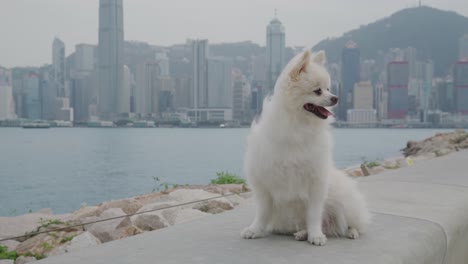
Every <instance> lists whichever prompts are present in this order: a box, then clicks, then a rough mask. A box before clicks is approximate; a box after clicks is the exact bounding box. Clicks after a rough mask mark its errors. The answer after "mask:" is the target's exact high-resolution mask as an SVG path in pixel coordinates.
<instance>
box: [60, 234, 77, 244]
mask: <svg viewBox="0 0 468 264" xmlns="http://www.w3.org/2000/svg"><path fill="white" fill-rule="evenodd" d="M74 237H75V236H66V237H64V238H62V240H61V241H60V243H66V242H68V241H71V240H72V239H73V238H74Z"/></svg>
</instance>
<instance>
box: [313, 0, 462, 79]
mask: <svg viewBox="0 0 468 264" xmlns="http://www.w3.org/2000/svg"><path fill="white" fill-rule="evenodd" d="M465 33H468V18H467V17H464V16H461V15H459V14H457V13H455V12H449V11H442V10H439V9H435V8H431V7H426V6H422V7H415V8H408V9H404V10H401V11H398V12H396V13H394V14H393V15H391V16H390V17H387V18H384V19H381V20H378V21H376V22H374V23H371V24H369V25H366V26H361V27H360V28H359V29H355V30H351V31H349V32H347V33H345V34H343V36H341V37H338V38H330V39H325V40H322V41H321V42H319V43H318V44H317V45H316V46H314V47H313V50H321V49H323V50H325V51H326V52H327V57H328V60H329V61H331V62H338V61H339V60H340V56H341V51H342V49H343V47H344V45H345V43H346V42H347V41H348V40H351V39H352V40H353V41H355V42H356V43H357V45H358V47H359V49H360V51H361V57H362V58H363V59H369V58H377V53H378V51H379V50H381V51H384V52H386V51H388V50H389V49H390V48H407V47H409V46H411V47H414V48H416V49H417V50H418V57H419V58H420V59H426V58H431V59H432V60H433V61H434V63H435V74H436V75H437V76H443V75H445V74H447V71H448V69H449V68H450V67H451V65H452V64H453V63H454V62H455V61H456V60H457V58H458V42H459V39H460V37H461V36H462V35H463V34H465Z"/></svg>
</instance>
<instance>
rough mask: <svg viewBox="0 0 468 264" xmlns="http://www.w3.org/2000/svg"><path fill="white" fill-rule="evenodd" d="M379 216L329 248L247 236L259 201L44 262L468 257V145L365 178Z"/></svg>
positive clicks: (333, 241) (285, 238)
mask: <svg viewBox="0 0 468 264" xmlns="http://www.w3.org/2000/svg"><path fill="white" fill-rule="evenodd" d="M360 182H361V183H360V184H361V189H362V190H363V192H364V193H365V195H366V196H367V198H368V200H369V203H370V207H371V210H372V212H373V213H374V218H373V222H372V224H371V226H370V227H369V229H368V230H367V232H366V233H365V234H364V235H363V236H362V237H361V238H359V239H358V240H355V241H353V240H349V239H329V241H328V244H327V245H326V246H325V247H314V246H311V245H309V244H308V243H306V242H297V241H294V240H293V238H292V237H289V236H270V237H268V238H265V239H257V240H243V239H241V238H240V237H239V232H240V230H241V229H242V228H243V227H245V226H247V225H248V224H249V223H250V222H251V220H252V218H253V215H254V208H253V204H246V205H244V206H241V207H240V208H238V209H236V210H233V211H231V212H227V213H223V214H220V215H215V216H211V217H208V218H204V219H200V220H197V221H193V222H190V223H185V224H180V225H176V226H173V227H169V228H166V229H162V230H158V231H154V232H149V233H144V234H142V235H138V236H134V237H130V238H127V239H123V240H119V241H113V242H110V243H106V244H103V245H100V246H97V247H94V248H89V249H83V250H80V251H76V252H72V253H68V254H65V255H61V256H57V257H51V258H48V259H45V260H42V261H40V262H38V263H42V264H44V263H51V264H55V263H57V264H58V263H71V264H74V263H76V264H78V263H113V264H120V263H184V262H185V263H256V264H260V263H314V264H320V263H334V264H336V263H359V264H362V263H412V264H413V263H426V264H427V263H468V251H467V250H466V245H467V244H468V151H464V152H458V153H455V154H451V155H449V156H444V157H440V158H437V159H433V160H429V161H425V162H420V163H417V164H415V165H414V166H411V167H408V168H402V169H398V170H395V171H389V172H386V173H383V174H380V175H375V176H371V177H368V178H365V179H362V180H361V181H360Z"/></svg>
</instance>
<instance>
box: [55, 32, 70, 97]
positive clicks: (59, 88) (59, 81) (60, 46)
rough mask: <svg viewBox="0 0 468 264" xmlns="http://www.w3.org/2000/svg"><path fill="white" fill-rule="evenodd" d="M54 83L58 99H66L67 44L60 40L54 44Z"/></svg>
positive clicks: (56, 40)
mask: <svg viewBox="0 0 468 264" xmlns="http://www.w3.org/2000/svg"><path fill="white" fill-rule="evenodd" d="M52 83H53V86H54V88H55V96H56V97H66V96H67V94H66V87H65V43H63V41H61V40H60V39H58V38H55V39H54V42H53V43H52Z"/></svg>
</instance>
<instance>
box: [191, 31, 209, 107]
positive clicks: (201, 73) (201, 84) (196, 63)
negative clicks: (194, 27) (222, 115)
mask: <svg viewBox="0 0 468 264" xmlns="http://www.w3.org/2000/svg"><path fill="white" fill-rule="evenodd" d="M208 53H209V50H208V40H206V39H203V40H193V41H192V70H193V75H192V95H193V98H192V99H193V105H192V106H193V108H195V109H198V108H207V107H208V81H207V79H208V76H207V74H208V66H207V65H208Z"/></svg>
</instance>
